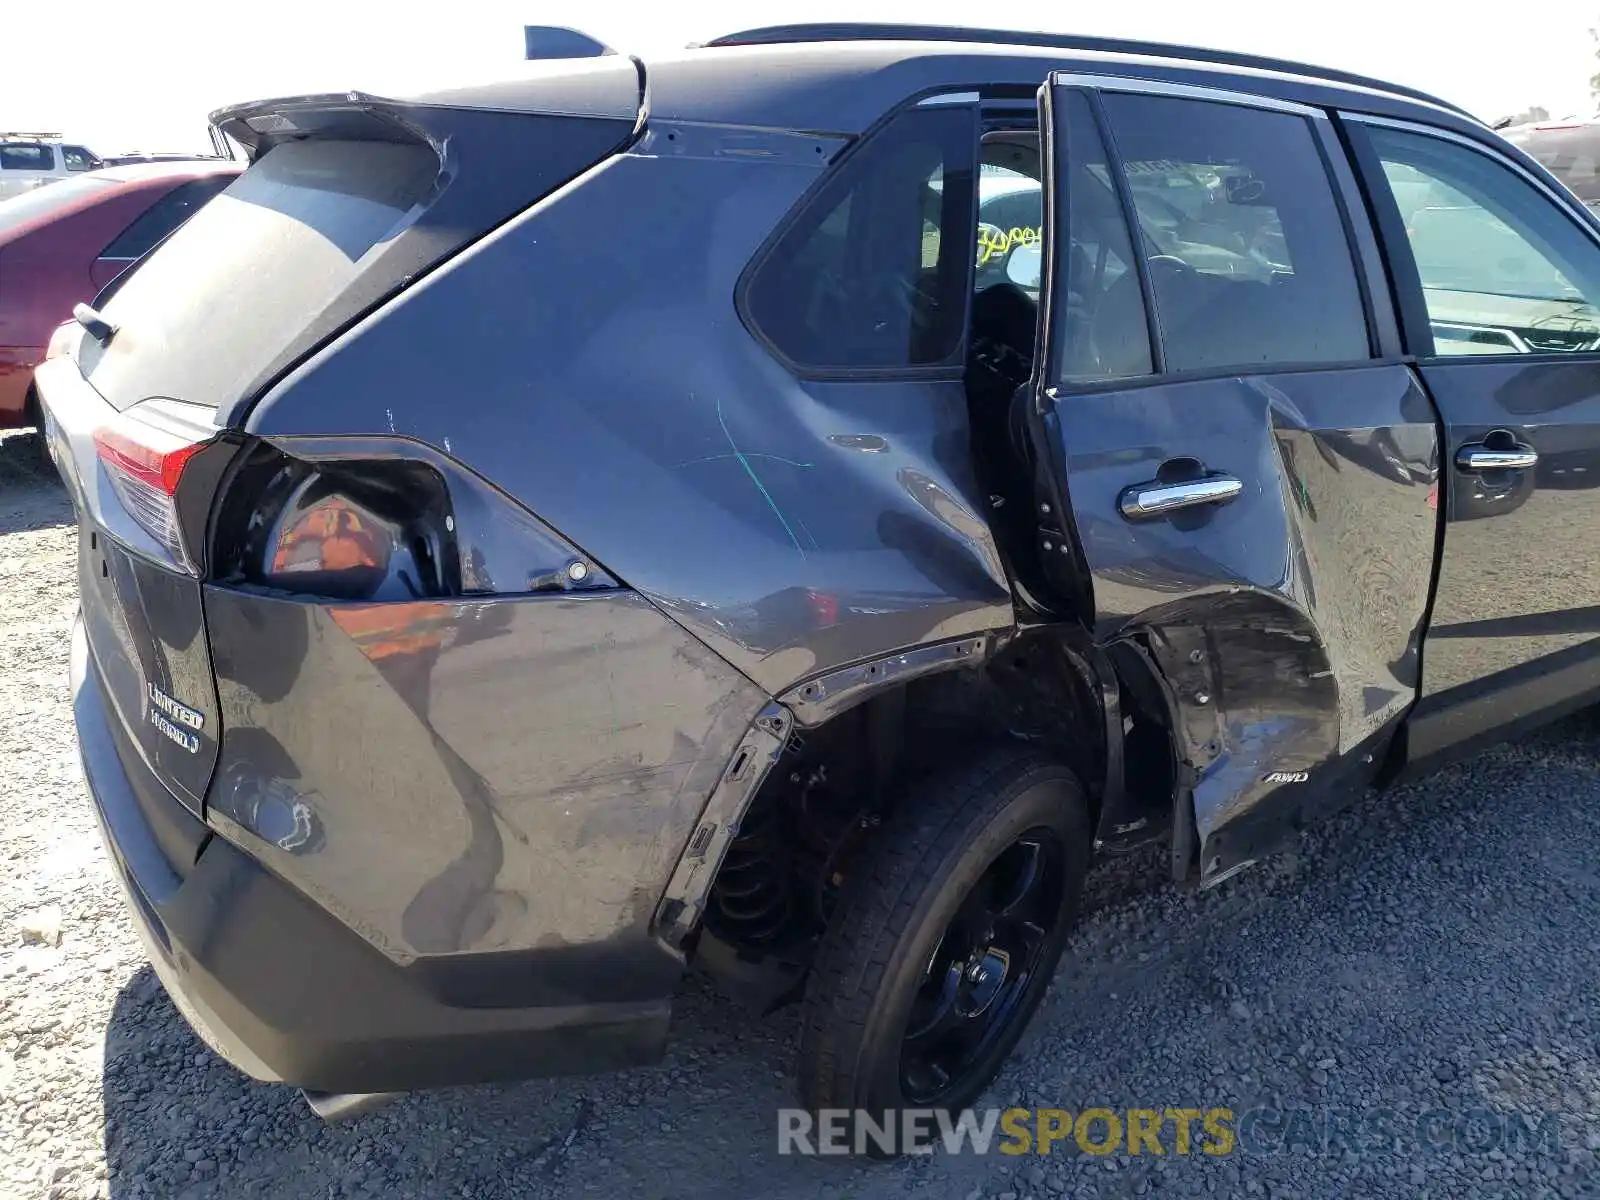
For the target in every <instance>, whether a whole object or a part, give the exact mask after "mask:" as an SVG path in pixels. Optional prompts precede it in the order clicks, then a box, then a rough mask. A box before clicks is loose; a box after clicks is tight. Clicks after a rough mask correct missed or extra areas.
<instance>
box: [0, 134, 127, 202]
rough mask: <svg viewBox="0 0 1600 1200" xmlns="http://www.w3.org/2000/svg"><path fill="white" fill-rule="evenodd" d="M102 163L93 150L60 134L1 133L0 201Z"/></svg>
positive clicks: (90, 169) (91, 168) (89, 169)
mask: <svg viewBox="0 0 1600 1200" xmlns="http://www.w3.org/2000/svg"><path fill="white" fill-rule="evenodd" d="M101 165H103V164H102V163H101V162H100V159H99V157H98V156H96V155H95V154H94V153H93V152H91V151H89V150H87V149H85V148H84V147H82V146H75V145H71V144H70V143H66V142H63V141H62V140H61V138H60V136H59V135H57V134H40V133H4V132H0V200H3V199H5V198H6V197H8V196H20V195H21V194H22V193H23V192H29V191H32V190H33V189H34V188H37V187H43V186H44V185H45V184H47V183H54V182H55V181H56V180H58V179H66V178H68V177H69V176H71V175H75V174H77V173H78V172H80V171H93V170H94V169H95V168H97V167H99V166H101Z"/></svg>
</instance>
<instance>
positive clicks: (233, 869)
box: [72, 621, 670, 1092]
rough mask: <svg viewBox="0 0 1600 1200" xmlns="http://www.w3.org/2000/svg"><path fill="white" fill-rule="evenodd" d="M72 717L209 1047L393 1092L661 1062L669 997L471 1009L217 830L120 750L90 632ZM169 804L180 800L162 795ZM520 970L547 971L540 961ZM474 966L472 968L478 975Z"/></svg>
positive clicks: (117, 844) (147, 930)
mask: <svg viewBox="0 0 1600 1200" xmlns="http://www.w3.org/2000/svg"><path fill="white" fill-rule="evenodd" d="M72 693H73V708H74V714H75V717H76V722H77V727H78V741H79V747H80V755H81V758H82V763H83V769H84V776H85V779H86V781H87V784H88V789H89V793H90V796H91V797H92V799H93V801H94V807H95V812H96V815H97V817H98V819H99V823H100V829H101V833H102V835H103V837H104V839H105V843H106V848H107V850H108V852H109V855H110V858H111V862H112V866H113V868H114V873H115V874H116V876H117V879H118V881H119V883H120V884H121V886H122V888H123V890H124V892H125V893H126V895H127V898H128V903H129V910H130V913H131V915H132V917H133V921H134V925H135V927H136V928H137V929H138V931H139V935H140V937H141V939H142V940H143V941H144V943H145V947H146V949H147V950H148V952H149V955H150V961H151V963H152V964H153V965H154V967H155V971H156V974H157V975H158V976H159V977H160V979H161V982H162V984H163V985H164V986H165V988H166V990H167V993H168V994H169V995H170V996H171V997H172V999H173V1002H174V1003H175V1004H176V1005H177V1007H178V1008H179V1010H180V1011H181V1012H182V1013H183V1014H184V1016H185V1018H186V1019H187V1020H188V1021H189V1023H190V1024H191V1025H192V1026H193V1027H194V1029H195V1031H196V1032H197V1033H198V1034H199V1035H200V1036H201V1038H202V1039H203V1040H204V1041H205V1042H206V1043H207V1044H208V1045H210V1046H211V1047H212V1048H213V1049H214V1050H216V1051H217V1053H219V1054H220V1055H222V1056H223V1057H224V1058H226V1059H227V1060H228V1061H230V1062H232V1063H233V1064H234V1065H235V1066H237V1067H238V1068H239V1069H240V1070H242V1071H244V1072H245V1073H247V1074H249V1075H252V1076H254V1077H255V1078H257V1079H261V1080H265V1081H270V1082H284V1083H290V1084H294V1085H297V1086H300V1087H305V1088H311V1089H316V1090H319V1091H329V1092H386V1091H404V1090H409V1089H412V1088H424V1087H435V1086H448V1085H453V1084H460V1083H472V1082H488V1081H492V1080H503V1079H518V1078H527V1077H530V1076H540V1075H557V1074H567V1073H577V1072H588V1071H597V1070H609V1069H616V1068H621V1067H627V1066H634V1065H639V1064H642V1063H647V1062H652V1061H655V1060H656V1059H657V1058H659V1057H660V1054H661V1051H662V1048H663V1046H664V1045H665V1041H666V1033H667V1021H668V1016H669V1012H670V998H668V997H663V998H661V999H659V1000H638V1001H625V1002H616V1001H606V1002H598V1003H590V1002H584V1001H583V1000H582V999H581V998H579V997H577V996H574V997H572V1000H571V1002H570V1003H563V1004H560V1005H542V1006H538V1007H522V1008H513V1007H504V1006H496V1007H464V1006H457V1005H452V1004H447V1003H445V1002H444V1001H442V1000H440V999H439V998H438V992H439V991H440V990H441V984H444V985H446V988H445V990H448V987H447V985H448V979H447V978H441V977H442V976H447V974H448V970H449V967H448V964H438V963H434V964H430V970H429V972H428V975H427V978H426V979H423V978H422V977H421V976H419V974H418V973H417V972H416V970H415V969H414V968H408V967H406V966H403V965H399V964H396V963H395V962H394V961H392V960H391V959H390V958H388V957H387V956H385V955H383V954H381V953H380V952H378V951H377V950H375V949H374V948H373V947H372V946H371V945H370V944H368V943H367V942H366V941H365V940H363V939H362V938H361V937H359V936H357V935H356V934H355V933H353V932H352V931H351V930H350V929H349V928H348V927H347V926H346V925H344V924H343V923H341V922H340V921H338V920H336V919H335V918H334V917H332V916H331V915H330V914H329V913H328V912H326V911H325V910H324V909H322V908H321V907H319V906H318V905H316V904H314V903H313V902H312V901H311V900H309V899H308V898H307V897H306V896H305V895H303V894H302V893H301V892H299V891H298V890H296V889H295V888H294V887H292V886H290V885H289V884H288V883H286V882H284V881H283V880H282V879H281V878H280V877H278V876H277V875H275V874H273V873H271V872H269V871H268V870H267V869H265V868H264V867H263V866H262V865H261V864H260V863H258V862H257V861H256V860H255V859H253V858H252V857H250V856H249V855H247V854H245V853H244V852H243V851H241V850H240V849H238V848H237V847H236V846H234V845H233V844H231V843H230V842H228V841H226V840H225V839H224V838H222V837H220V836H217V835H215V834H212V833H210V832H209V831H208V830H207V828H206V826H204V825H203V824H202V823H200V822H199V821H198V820H196V819H195V818H194V817H193V816H192V815H191V814H190V813H189V812H188V811H187V810H186V809H184V808H183V806H182V805H181V804H180V803H179V802H178V800H177V799H176V798H175V797H173V796H172V795H171V793H170V792H166V791H165V789H164V788H163V787H162V785H161V784H160V783H159V781H158V780H156V779H155V778H154V777H153V776H152V777H151V778H150V779H148V780H147V779H144V778H139V779H132V778H130V774H129V770H128V769H127V768H125V767H124V763H125V762H128V761H133V762H136V763H138V765H136V766H135V767H133V770H134V771H141V770H143V765H142V760H139V759H138V756H137V754H136V753H134V754H132V755H124V754H119V752H118V736H117V735H118V731H117V729H116V725H117V724H119V723H120V719H119V718H117V717H116V716H115V715H114V714H113V713H112V712H111V711H110V710H109V709H108V707H107V705H106V702H105V698H104V695H103V693H102V690H101V683H100V680H99V672H98V669H97V668H96V667H95V665H94V663H93V661H92V659H91V656H90V654H89V650H88V645H87V640H86V638H85V635H84V629H83V625H82V623H81V621H80V622H79V623H78V625H77V626H76V628H75V629H74V631H73V639H72ZM163 794H164V795H165V799H163V798H162V796H163ZM518 965H519V967H521V968H523V969H526V968H527V967H529V966H533V967H534V968H535V969H536V968H537V964H536V962H534V963H530V961H529V959H528V958H527V957H525V956H524V957H522V958H520V959H519V963H518ZM475 966H476V969H479V970H481V967H482V963H481V961H479V962H477V963H476V964H475ZM468 969H471V968H468Z"/></svg>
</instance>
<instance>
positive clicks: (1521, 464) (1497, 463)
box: [1456, 442, 1539, 471]
mask: <svg viewBox="0 0 1600 1200" xmlns="http://www.w3.org/2000/svg"><path fill="white" fill-rule="evenodd" d="M1538 461H1539V452H1538V451H1537V450H1535V449H1534V448H1533V447H1532V446H1525V445H1523V444H1522V443H1521V442H1518V443H1515V444H1514V445H1513V446H1512V447H1510V448H1509V449H1505V450H1493V449H1490V448H1489V447H1488V446H1486V445H1484V444H1483V443H1482V442H1476V443H1474V444H1473V445H1471V446H1463V447H1461V449H1459V450H1457V451H1456V466H1457V467H1459V468H1460V469H1461V470H1463V471H1526V470H1527V469H1528V468H1529V467H1531V466H1533V465H1534V464H1535V463H1537V462H1538Z"/></svg>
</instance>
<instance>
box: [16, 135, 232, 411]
mask: <svg viewBox="0 0 1600 1200" xmlns="http://www.w3.org/2000/svg"><path fill="white" fill-rule="evenodd" d="M241 170H243V166H242V164H240V163H236V162H231V161H226V160H220V161H219V160H211V161H193V162H161V163H141V164H139V165H136V166H125V167H111V168H108V169H106V170H103V171H91V172H89V173H87V174H84V175H80V176H78V177H77V178H75V179H66V180H63V181H61V182H60V183H52V184H49V185H47V186H45V187H42V188H39V189H38V190H36V191H31V192H25V193H24V194H22V195H20V196H16V197H13V198H12V199H9V200H4V201H0V429H9V428H13V427H16V426H22V425H33V424H35V423H36V422H37V413H36V411H35V402H34V399H33V393H32V384H33V369H34V367H36V366H38V364H39V362H40V360H41V359H43V358H44V352H45V347H46V345H47V344H48V343H49V341H50V334H51V333H52V332H53V331H54V330H55V328H56V326H58V325H60V324H61V323H62V322H63V321H67V320H70V319H71V318H72V306H73V305H75V304H77V303H79V302H80V301H83V302H87V301H90V300H93V299H94V297H95V296H96V295H98V294H99V292H100V290H101V289H102V288H103V287H105V286H106V284H108V283H110V282H111V281H112V280H113V279H115V278H116V277H117V276H118V275H120V274H122V272H124V271H126V270H127V269H128V268H129V267H130V266H131V265H132V264H133V263H134V262H136V261H137V260H138V259H140V258H141V257H143V256H144V255H145V254H146V253H147V252H149V251H150V249H151V248H153V247H154V246H155V245H156V244H157V243H158V242H160V241H161V239H163V238H164V237H166V236H167V234H169V233H171V232H172V231H173V230H174V229H176V228H177V227H178V226H179V225H182V224H183V223H184V222H185V221H186V220H188V219H189V217H190V216H192V215H193V214H194V212H195V211H196V210H197V209H198V208H199V207H200V206H201V205H202V204H204V203H205V202H206V201H208V200H210V199H211V198H212V197H213V196H215V195H216V194H217V193H218V192H220V191H221V190H222V189H223V188H225V187H227V186H228V184H229V183H231V182H232V181H233V178H234V176H236V175H238V174H239V172H240V171H241Z"/></svg>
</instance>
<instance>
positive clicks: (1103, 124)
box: [1034, 70, 1400, 401]
mask: <svg viewBox="0 0 1600 1200" xmlns="http://www.w3.org/2000/svg"><path fill="white" fill-rule="evenodd" d="M1045 87H1046V88H1047V89H1048V91H1049V94H1050V96H1051V104H1050V106H1049V107H1050V110H1051V112H1052V113H1053V112H1054V110H1055V102H1054V99H1055V94H1056V89H1057V88H1058V87H1059V88H1063V89H1076V90H1080V91H1082V92H1083V93H1084V95H1085V96H1086V98H1087V100H1088V102H1089V109H1090V113H1091V115H1092V116H1093V118H1094V120H1095V124H1096V126H1097V128H1098V129H1099V133H1100V137H1101V140H1102V142H1104V144H1105V148H1106V155H1107V165H1108V167H1110V166H1111V165H1112V164H1113V163H1116V164H1120V163H1121V162H1122V152H1121V150H1120V148H1118V146H1117V143H1116V136H1115V132H1114V131H1113V130H1112V128H1111V123H1110V119H1109V115H1108V114H1107V113H1106V112H1105V110H1104V107H1103V106H1102V104H1101V102H1100V96H1101V95H1102V94H1103V93H1106V92H1112V93H1121V94H1124V95H1143V96H1161V97H1166V98H1170V99H1179V100H1192V101H1201V102H1207V103H1217V104H1230V105H1233V106H1235V107H1238V108H1248V109H1254V110H1257V111H1261V112H1269V113H1279V114H1282V115H1286V116H1296V117H1300V118H1301V119H1303V120H1305V121H1306V122H1307V126H1306V128H1307V132H1308V133H1309V134H1310V135H1311V145H1312V149H1313V151H1314V152H1315V154H1316V156H1317V160H1318V162H1319V163H1320V164H1321V166H1322V174H1323V178H1324V179H1325V180H1326V182H1327V187H1328V192H1329V195H1330V196H1331V197H1332V199H1333V205H1334V209H1335V211H1336V212H1337V213H1338V214H1339V225H1340V228H1341V230H1342V231H1343V234H1344V245H1345V253H1346V255H1347V256H1348V259H1349V263H1350V271H1351V276H1352V279H1353V281H1354V283H1355V287H1356V296H1357V299H1358V302H1359V303H1360V306H1361V319H1362V322H1363V324H1364V326H1365V328H1366V337H1367V357H1365V358H1356V359H1340V360H1334V361H1318V362H1315V363H1291V362H1281V363H1279V362H1270V363H1260V364H1256V363H1246V364H1237V365H1232V366H1226V367H1216V368H1211V367H1207V368H1197V369H1194V370H1183V371H1173V370H1171V369H1170V368H1169V367H1168V366H1167V362H1166V358H1167V355H1166V347H1165V345H1164V343H1163V342H1162V340H1161V338H1160V317H1159V314H1158V312H1157V309H1156V305H1155V299H1154V293H1153V289H1152V287H1151V282H1150V280H1149V278H1148V267H1147V265H1146V264H1145V262H1144V256H1143V254H1141V253H1140V250H1142V249H1143V248H1144V240H1143V233H1142V231H1141V230H1140V229H1139V227H1138V224H1137V221H1136V220H1135V219H1134V216H1133V214H1134V212H1135V211H1136V210H1135V209H1134V208H1133V198H1132V191H1131V187H1130V185H1129V184H1128V180H1127V177H1126V172H1124V171H1122V170H1120V169H1113V170H1112V176H1113V178H1112V184H1113V186H1114V188H1115V190H1116V193H1117V198H1118V203H1119V205H1120V206H1121V207H1122V210H1123V220H1124V221H1125V222H1126V223H1127V224H1128V227H1129V228H1128V236H1129V237H1130V239H1133V240H1134V241H1135V242H1136V249H1135V258H1137V259H1139V263H1138V268H1137V269H1138V277H1139V285H1140V292H1141V294H1142V297H1143V300H1144V306H1145V324H1146V327H1147V329H1148V330H1149V336H1150V338H1151V346H1150V351H1151V353H1150V359H1151V372H1150V374H1148V375H1131V376H1124V377H1120V378H1117V379H1114V380H1093V381H1089V380H1075V381H1066V380H1062V379H1059V378H1057V374H1058V373H1057V371H1056V369H1055V343H1056V341H1057V338H1056V337H1055V333H1054V330H1053V328H1052V326H1053V323H1054V316H1053V315H1049V316H1045V315H1044V314H1041V318H1042V319H1041V326H1040V332H1041V334H1042V335H1043V336H1045V337H1047V338H1048V339H1049V341H1048V342H1045V343H1043V345H1044V347H1045V351H1044V353H1042V354H1040V355H1038V356H1037V358H1036V360H1035V367H1034V371H1035V376H1036V382H1035V385H1034V386H1035V391H1036V394H1038V395H1039V396H1041V397H1047V398H1049V399H1050V400H1051V401H1055V400H1057V399H1059V398H1064V397H1066V396H1071V395H1078V394H1083V393H1091V392H1100V391H1106V390H1108V388H1109V389H1112V390H1119V391H1125V390H1129V389H1132V388H1140V387H1151V386H1159V385H1162V384H1166V383H1173V382H1184V381H1186V380H1190V379H1206V378H1217V377H1228V376H1239V375H1265V374H1291V373H1299V372H1304V371H1309V370H1352V369H1356V368H1360V367H1367V366H1373V365H1377V364H1382V363H1389V362H1393V361H1395V360H1396V359H1397V357H1399V356H1398V354H1397V353H1396V352H1398V351H1399V349H1400V347H1399V345H1398V344H1396V345H1393V346H1391V345H1389V344H1387V339H1386V337H1385V334H1386V333H1388V332H1389V331H1394V333H1395V335H1396V336H1398V334H1399V330H1400V316H1399V314H1398V313H1396V312H1395V311H1393V308H1392V307H1391V306H1385V308H1384V309H1382V310H1380V308H1379V303H1380V296H1379V294H1378V293H1376V292H1374V290H1373V288H1372V286H1371V284H1372V282H1373V279H1372V272H1373V269H1374V266H1376V269H1377V271H1378V272H1379V278H1386V276H1385V275H1384V274H1383V272H1384V263H1383V261H1382V259H1383V257H1384V251H1383V244H1384V240H1385V239H1384V238H1383V236H1382V232H1381V230H1380V228H1379V227H1377V226H1376V225H1375V223H1374V222H1373V221H1372V220H1371V217H1370V214H1368V213H1367V212H1366V211H1365V210H1364V209H1357V208H1355V207H1352V204H1351V201H1352V200H1353V199H1356V198H1355V197H1350V196H1348V195H1347V194H1346V192H1347V187H1348V184H1349V183H1355V184H1356V186H1357V187H1358V188H1359V187H1360V185H1361V175H1360V172H1359V170H1358V164H1357V163H1356V162H1353V161H1352V156H1351V155H1348V154H1345V155H1343V156H1342V157H1343V161H1344V163H1345V166H1346V172H1340V171H1339V170H1338V161H1337V159H1336V156H1335V155H1334V154H1333V148H1334V147H1338V146H1340V145H1341V142H1340V139H1339V136H1338V130H1337V126H1336V122H1335V116H1336V115H1338V114H1337V113H1336V111H1334V110H1329V109H1326V108H1318V107H1316V106H1315V105H1309V104H1302V103H1299V102H1298V101H1294V100H1284V99H1280V98H1278V97H1276V96H1264V95H1258V94H1256V93H1251V92H1238V91H1232V90H1230V89H1227V88H1213V87H1207V86H1205V85H1201V84H1189V83H1177V82H1173V81H1171V80H1165V79H1149V78H1145V77H1142V76H1135V75H1100V74H1095V73H1086V72H1081V71H1070V70H1067V71H1051V72H1050V73H1049V74H1048V75H1047V76H1046V77H1045ZM1055 140H1056V139H1055V138H1054V137H1052V142H1054V141H1055ZM1052 149H1054V147H1053V146H1052ZM1046 173H1047V174H1048V175H1049V177H1050V183H1049V187H1050V188H1051V189H1052V190H1053V189H1054V187H1055V182H1056V169H1055V163H1054V162H1049V163H1047V164H1046ZM1346 174H1348V175H1349V176H1350V177H1351V178H1350V179H1348V180H1347V179H1346V178H1345V175H1346ZM1046 203H1047V208H1048V207H1049V202H1048V201H1047V202H1046ZM1358 212H1359V216H1360V219H1361V220H1363V221H1365V223H1366V229H1365V233H1366V237H1365V238H1363V237H1362V229H1361V227H1360V226H1358V224H1357V220H1358ZM1045 236H1046V237H1047V238H1050V239H1051V242H1052V245H1051V246H1049V247H1047V251H1048V252H1047V254H1046V260H1047V261H1049V262H1051V263H1052V266H1054V265H1055V264H1054V261H1053V260H1054V258H1055V255H1056V250H1055V248H1054V243H1055V242H1056V241H1058V240H1059V239H1058V238H1056V237H1055V219H1054V217H1053V216H1049V217H1047V220H1046V230H1045ZM1371 250H1376V251H1377V253H1378V255H1379V260H1380V261H1379V262H1378V263H1377V264H1373V263H1372V262H1371V260H1370V257H1369V254H1370V251H1371ZM1048 284H1049V287H1050V288H1051V289H1052V292H1051V294H1052V295H1053V289H1054V286H1055V280H1054V272H1053V271H1052V277H1051V278H1050V279H1049V280H1048ZM1041 308H1043V306H1041ZM1050 308H1052V309H1053V308H1054V305H1053V304H1051V305H1050ZM1040 376H1042V378H1041V377H1040Z"/></svg>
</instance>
